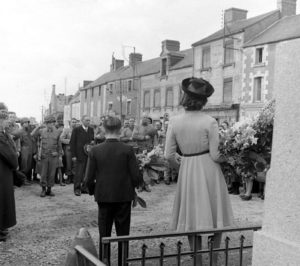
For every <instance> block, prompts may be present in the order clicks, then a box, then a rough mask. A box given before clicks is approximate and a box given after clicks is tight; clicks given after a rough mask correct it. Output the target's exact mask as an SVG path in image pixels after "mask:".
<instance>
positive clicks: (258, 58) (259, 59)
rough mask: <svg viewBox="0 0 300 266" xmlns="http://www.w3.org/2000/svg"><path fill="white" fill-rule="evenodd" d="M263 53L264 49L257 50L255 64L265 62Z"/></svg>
mask: <svg viewBox="0 0 300 266" xmlns="http://www.w3.org/2000/svg"><path fill="white" fill-rule="evenodd" d="M263 51H264V48H257V49H256V51H255V63H256V64H261V63H262V62H263Z"/></svg>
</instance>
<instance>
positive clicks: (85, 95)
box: [84, 90, 87, 99]
mask: <svg viewBox="0 0 300 266" xmlns="http://www.w3.org/2000/svg"><path fill="white" fill-rule="evenodd" d="M84 99H87V90H85V91H84Z"/></svg>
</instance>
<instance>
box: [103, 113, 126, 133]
mask: <svg viewBox="0 0 300 266" xmlns="http://www.w3.org/2000/svg"><path fill="white" fill-rule="evenodd" d="M103 126H104V129H105V131H106V132H107V133H116V132H118V131H120V129H121V127H122V124H121V120H120V119H119V118H117V117H115V116H107V117H106V118H105V120H104V123H103Z"/></svg>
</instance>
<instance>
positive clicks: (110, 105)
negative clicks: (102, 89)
mask: <svg viewBox="0 0 300 266" xmlns="http://www.w3.org/2000/svg"><path fill="white" fill-rule="evenodd" d="M112 109H113V103H112V102H110V103H108V111H112Z"/></svg>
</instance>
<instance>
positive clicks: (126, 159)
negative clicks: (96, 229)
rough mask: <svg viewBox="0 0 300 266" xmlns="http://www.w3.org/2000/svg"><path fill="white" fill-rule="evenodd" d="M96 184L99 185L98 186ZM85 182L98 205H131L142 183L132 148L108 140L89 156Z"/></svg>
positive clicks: (94, 149) (117, 141) (116, 141)
mask: <svg viewBox="0 0 300 266" xmlns="http://www.w3.org/2000/svg"><path fill="white" fill-rule="evenodd" d="M95 181H96V184H95ZM85 182H86V185H87V188H88V190H89V192H90V194H94V195H95V200H96V201H97V202H128V201H132V200H133V199H134V195H135V191H134V188H135V187H137V186H138V185H139V183H140V175H139V167H138V163H137V160H136V157H135V154H134V151H133V148H132V147H131V146H129V145H127V144H125V143H123V142H120V141H119V140H117V139H107V140H106V141H105V142H104V143H101V144H99V145H97V146H95V147H93V148H92V149H91V151H90V153H89V159H88V165H87V172H86V178H85Z"/></svg>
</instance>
